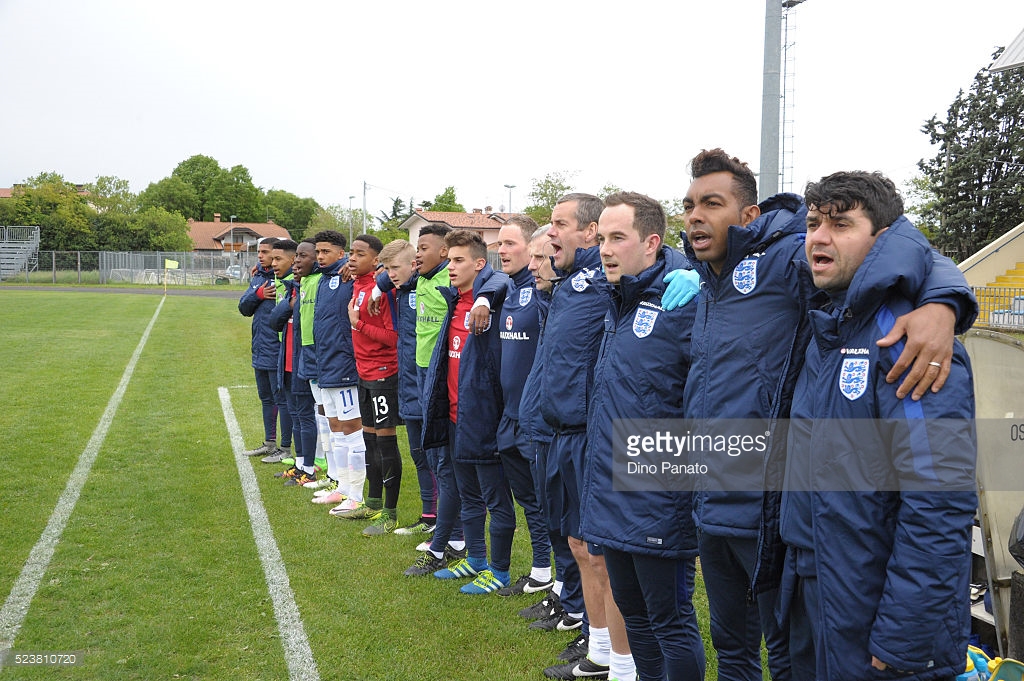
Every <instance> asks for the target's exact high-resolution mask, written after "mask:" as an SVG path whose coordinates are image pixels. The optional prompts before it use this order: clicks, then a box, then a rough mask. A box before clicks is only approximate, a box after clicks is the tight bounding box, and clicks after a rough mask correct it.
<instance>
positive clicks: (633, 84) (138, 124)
mask: <svg viewBox="0 0 1024 681" xmlns="http://www.w3.org/2000/svg"><path fill="white" fill-rule="evenodd" d="M764 14H765V2H764V0H712V1H709V2H702V3H698V2H694V1H687V2H665V0H654V1H647V0H634V1H633V2H608V1H605V0H590V1H588V2H576V1H570V0H544V1H540V0H519V1H518V2H514V3H512V2H504V3H497V2H488V1H487V0H475V1H464V2H463V1H459V2H449V1H446V0H441V1H440V2H429V3H428V2H422V1H420V2H407V1H405V0H391V1H388V2H365V1H361V2H354V1H352V0H348V1H345V2H327V1H323V2H317V1H313V0H292V1H290V2H279V1H278V2H269V1H266V0H246V1H242V0H201V1H200V0H175V1H174V2H168V1H163V2H157V1H154V2H138V1H137V0H89V1H88V2H82V1H81V0H75V1H71V0H51V1H46V2H39V1H37V0H0V64H2V65H3V72H2V74H3V75H2V79H0V92H2V93H3V98H2V106H0V186H2V187H9V186H11V185H12V184H13V183H16V182H22V181H23V180H25V179H26V178H28V177H30V176H33V175H36V174H38V173H40V172H43V171H55V172H57V173H60V174H61V175H63V176H64V177H65V179H67V180H70V181H73V182H90V181H93V180H94V179H95V178H96V177H97V176H100V175H116V176H118V177H121V178H124V179H127V180H129V181H130V183H131V188H132V190H133V191H141V190H143V189H145V187H146V186H147V185H148V184H149V183H150V182H155V181H158V180H160V179H162V178H163V177H166V176H167V175H169V174H170V173H171V171H172V170H173V169H174V167H175V166H176V165H177V164H178V163H179V162H181V161H183V160H184V159H186V158H188V157H189V156H192V155H194V154H205V155H208V156H212V157H213V158H215V159H217V161H219V162H220V164H221V165H222V166H223V167H230V166H233V165H236V164H241V165H244V166H246V167H247V168H248V169H249V171H250V172H251V174H252V178H253V181H254V182H255V184H256V185H257V186H260V187H263V188H264V189H270V188H277V189H284V190H287V191H290V192H293V193H295V194H298V195H299V196H303V197H305V196H311V197H313V198H314V199H316V200H317V201H318V202H320V203H321V204H322V205H328V204H339V205H342V206H344V207H347V206H348V202H349V199H348V197H349V196H350V195H356V198H355V200H354V202H353V207H358V206H359V205H360V204H361V202H362V195H363V182H364V181H366V182H367V183H369V185H370V188H369V190H368V192H367V208H368V209H369V210H370V212H371V213H374V214H376V213H377V212H378V211H379V210H381V209H384V208H387V207H389V206H390V197H392V196H400V197H401V198H403V200H408V198H409V197H410V196H412V197H413V198H414V200H415V201H416V202H419V201H421V200H423V199H431V198H433V197H434V195H436V194H438V193H439V192H441V191H442V190H443V189H444V187H445V186H447V185H454V186H455V187H456V190H457V196H458V198H459V200H460V202H461V203H462V204H463V205H464V206H466V208H467V209H470V208H474V207H481V208H482V207H484V206H485V205H491V206H493V207H494V208H495V209H497V208H498V207H499V206H506V205H507V204H508V190H506V189H505V188H504V185H506V184H513V185H516V188H515V189H514V190H513V191H512V208H513V209H515V210H520V209H521V208H522V207H524V206H525V205H526V204H527V194H528V193H529V190H530V187H531V184H532V180H533V178H540V177H543V176H544V175H545V174H547V173H549V172H553V171H569V172H575V173H577V174H576V176H575V178H574V180H573V182H574V184H575V186H576V188H577V189H579V190H582V191H592V192H594V191H597V190H599V189H600V188H601V187H602V186H603V185H605V184H607V183H612V184H615V185H617V186H620V187H622V188H624V189H632V190H636V191H641V192H644V193H647V194H650V195H652V196H654V197H656V198H659V199H671V198H676V197H682V196H683V194H684V193H685V190H686V187H687V185H688V184H689V177H688V173H687V170H686V163H687V161H688V160H689V159H690V158H691V157H692V156H693V155H694V154H695V153H697V152H698V151H700V149H702V148H707V147H714V146H721V147H723V148H725V149H726V150H727V151H729V152H730V153H732V154H735V155H737V156H739V157H741V158H743V159H744V160H747V161H749V162H750V164H751V166H752V167H754V168H755V170H756V169H757V167H758V162H759V158H758V157H759V154H760V141H759V140H760V124H761V79H762V70H763V49H764ZM790 19H791V23H790V26H791V41H792V42H793V43H794V45H793V49H794V50H795V54H796V70H795V76H794V80H793V86H794V87H795V91H796V96H795V106H794V115H795V124H794V150H795V165H794V172H793V178H794V188H796V189H797V190H798V191H799V190H801V189H802V187H803V185H804V183H805V182H806V181H807V180H808V179H817V178H819V177H821V176H822V175H824V174H827V173H830V172H833V171H836V170H852V169H863V170H881V171H883V172H885V173H886V174H888V175H890V176H891V177H892V178H893V179H894V180H896V181H897V183H902V182H904V181H905V180H907V179H909V178H910V177H911V176H913V175H914V174H916V162H917V161H918V159H920V158H922V157H926V156H933V155H934V154H935V153H936V151H935V150H933V149H932V148H931V147H930V145H929V144H928V141H927V138H926V137H925V135H924V134H922V133H921V132H920V128H921V125H922V123H923V122H924V121H925V120H926V119H927V118H929V117H930V116H932V115H933V114H940V115H941V116H944V115H945V112H946V109H947V108H948V106H949V104H950V102H952V100H953V98H954V97H955V96H956V93H957V91H958V90H959V89H961V88H963V89H965V90H966V89H968V88H969V87H970V85H971V82H972V79H973V77H974V74H975V73H976V72H977V71H978V70H979V69H980V68H981V67H983V66H986V65H988V63H989V62H990V57H991V54H992V52H993V50H994V49H995V48H996V47H997V46H1000V45H1007V44H1009V43H1010V42H1011V41H1012V40H1013V39H1014V37H1016V35H1017V34H1018V33H1019V32H1020V31H1021V29H1024V2H1021V0H972V1H971V2H962V1H961V2H952V1H951V0H885V1H879V0H807V1H806V2H805V4H803V5H801V6H799V7H798V8H796V9H795V10H793V11H792V12H791V14H790Z"/></svg>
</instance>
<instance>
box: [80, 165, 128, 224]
mask: <svg viewBox="0 0 1024 681" xmlns="http://www.w3.org/2000/svg"><path fill="white" fill-rule="evenodd" d="M85 191H87V192H88V193H89V198H88V201H89V203H90V204H91V205H92V207H93V208H94V209H95V210H96V212H97V213H106V212H109V211H115V212H118V213H122V214H124V215H130V214H132V213H134V212H135V211H136V210H138V207H139V197H138V195H137V194H134V193H133V192H132V191H131V188H130V187H129V184H128V180H122V179H121V178H119V177H114V176H111V175H102V176H100V177H97V178H96V181H95V182H93V183H91V184H87V185H85Z"/></svg>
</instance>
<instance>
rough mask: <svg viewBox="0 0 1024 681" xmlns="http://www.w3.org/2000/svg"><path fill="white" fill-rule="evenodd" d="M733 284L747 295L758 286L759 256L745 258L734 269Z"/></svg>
mask: <svg viewBox="0 0 1024 681" xmlns="http://www.w3.org/2000/svg"><path fill="white" fill-rule="evenodd" d="M732 285H733V286H735V287H736V290H737V291H739V292H740V293H742V294H743V295H747V294H748V293H750V292H751V291H753V290H754V287H755V286H757V258H744V259H743V260H742V261H741V262H740V264H739V265H736V269H734V270H733V271H732Z"/></svg>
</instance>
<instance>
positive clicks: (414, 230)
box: [399, 206, 515, 251]
mask: <svg viewBox="0 0 1024 681" xmlns="http://www.w3.org/2000/svg"><path fill="white" fill-rule="evenodd" d="M513 215H515V213H492V212H491V207H490V206H487V207H486V208H484V209H482V210H481V209H480V208H474V209H473V212H472V213H456V212H449V211H440V210H421V209H419V208H417V209H416V210H414V211H413V214H412V215H410V216H409V217H408V218H406V220H405V222H403V223H402V224H401V225H399V228H400V229H407V230H409V243H411V244H412V245H413V246H415V245H416V241H417V240H418V239H419V238H420V229H421V228H422V227H423V226H424V225H429V224H431V223H434V222H437V223H444V224H446V225H448V226H449V227H451V228H452V229H471V230H473V231H474V232H476V233H477V234H479V235H480V236H481V237H483V240H484V243H486V244H487V248H488V250H491V251H496V250H498V230H500V229H501V228H502V226H503V225H504V224H505V223H506V222H508V219H509V218H510V217H512V216H513Z"/></svg>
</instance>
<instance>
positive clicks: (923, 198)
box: [903, 175, 941, 242]
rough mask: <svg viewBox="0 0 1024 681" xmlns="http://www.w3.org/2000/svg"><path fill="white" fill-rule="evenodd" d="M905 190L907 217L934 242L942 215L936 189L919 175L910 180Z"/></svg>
mask: <svg viewBox="0 0 1024 681" xmlns="http://www.w3.org/2000/svg"><path fill="white" fill-rule="evenodd" d="M903 189H904V191H903V196H904V197H905V198H906V212H907V215H908V216H909V217H910V219H911V220H913V222H914V226H915V227H917V228H918V229H919V230H921V233H922V234H924V235H925V236H926V237H928V240H929V241H932V242H934V241H935V232H936V231H937V230H938V227H939V220H940V215H941V211H940V210H939V201H938V197H937V196H936V195H935V190H934V188H933V187H932V185H931V183H930V182H929V181H928V179H927V178H925V177H922V176H921V175H918V176H917V177H912V178H910V180H909V181H908V182H907V183H906V185H904V188H903Z"/></svg>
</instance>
